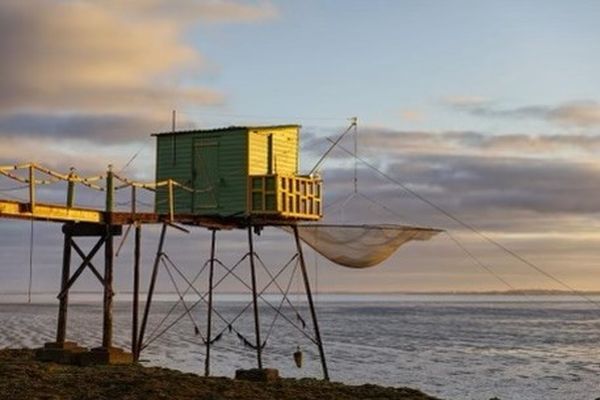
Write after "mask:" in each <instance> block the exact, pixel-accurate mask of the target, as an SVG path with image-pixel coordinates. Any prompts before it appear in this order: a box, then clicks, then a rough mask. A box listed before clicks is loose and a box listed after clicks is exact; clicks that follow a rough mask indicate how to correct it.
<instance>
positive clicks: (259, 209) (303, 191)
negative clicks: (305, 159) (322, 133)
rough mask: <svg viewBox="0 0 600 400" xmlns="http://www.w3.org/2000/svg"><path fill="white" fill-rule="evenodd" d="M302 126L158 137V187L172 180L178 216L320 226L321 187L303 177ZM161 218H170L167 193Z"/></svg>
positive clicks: (160, 198)
mask: <svg viewBox="0 0 600 400" xmlns="http://www.w3.org/2000/svg"><path fill="white" fill-rule="evenodd" d="M299 131H300V126H299V125H278V126H258V127H248V126H242V127H237V126H235V127H234V126H232V127H227V128H218V129H207V130H189V131H178V132H177V131H176V132H165V133H156V134H153V136H155V137H156V139H157V147H156V148H157V152H156V181H157V182H158V181H163V180H166V179H172V180H174V181H176V182H178V183H180V184H182V185H185V186H187V187H188V188H191V189H192V191H191V192H190V191H185V190H182V189H181V188H179V189H178V188H175V189H174V194H173V196H172V198H173V210H174V213H175V214H188V215H189V214H191V215H199V216H215V217H222V218H248V217H265V218H269V219H274V220H287V219H291V220H318V219H320V218H321V216H322V211H323V210H322V202H321V199H322V182H321V179H320V178H318V177H313V176H303V175H299V174H298V152H299V151H298V148H299V146H298V143H299V140H298V135H299ZM155 204H156V205H155V207H156V212H157V213H160V214H166V213H168V212H169V209H170V204H169V194H168V190H167V189H165V187H162V188H160V189H159V190H157V192H156V202H155Z"/></svg>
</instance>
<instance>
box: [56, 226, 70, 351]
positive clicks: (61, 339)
mask: <svg viewBox="0 0 600 400" xmlns="http://www.w3.org/2000/svg"><path fill="white" fill-rule="evenodd" d="M71 240H72V238H71V233H70V232H65V233H64V245H63V263H62V278H61V283H60V290H61V292H64V296H62V297H61V298H60V300H59V304H58V324H57V328H56V343H58V344H60V345H63V344H64V343H65V339H66V337H67V310H68V308H69V289H68V288H67V285H68V282H69V275H70V274H71Z"/></svg>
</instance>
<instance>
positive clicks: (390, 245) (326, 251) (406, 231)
mask: <svg viewBox="0 0 600 400" xmlns="http://www.w3.org/2000/svg"><path fill="white" fill-rule="evenodd" d="M284 229H286V230H287V231H291V229H290V228H287V227H286V228H284ZM439 232H441V230H439V229H431V228H420V227H414V226H406V225H321V224H307V225H298V235H299V236H300V239H302V241H303V242H304V243H306V244H307V245H309V246H310V247H312V248H313V249H314V250H315V251H317V252H318V253H319V254H321V255H322V256H323V257H325V258H327V259H329V260H331V261H333V262H334V263H336V264H339V265H342V266H344V267H349V268H367V267H372V266H374V265H377V264H379V263H381V262H383V261H384V260H386V259H387V258H388V257H389V256H391V255H392V254H393V253H394V252H395V251H396V250H397V249H398V248H399V247H400V246H402V245H403V244H405V243H407V242H410V241H411V240H429V239H431V238H432V237H433V236H435V235H436V234H438V233H439Z"/></svg>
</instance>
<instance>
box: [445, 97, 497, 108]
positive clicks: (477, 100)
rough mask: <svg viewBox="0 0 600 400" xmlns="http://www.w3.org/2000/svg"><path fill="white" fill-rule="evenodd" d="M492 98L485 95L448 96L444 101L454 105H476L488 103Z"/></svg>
mask: <svg viewBox="0 0 600 400" xmlns="http://www.w3.org/2000/svg"><path fill="white" fill-rule="evenodd" d="M489 101H490V100H489V99H488V98H486V97H483V96H469V95H460V96H447V97H444V98H443V99H442V103H443V104H446V105H449V106H452V107H475V106H481V105H483V104H486V103H488V102H489Z"/></svg>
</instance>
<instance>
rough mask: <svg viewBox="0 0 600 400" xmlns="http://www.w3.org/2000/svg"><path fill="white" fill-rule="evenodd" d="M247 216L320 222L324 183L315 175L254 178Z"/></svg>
mask: <svg viewBox="0 0 600 400" xmlns="http://www.w3.org/2000/svg"><path fill="white" fill-rule="evenodd" d="M248 188H249V189H248V190H249V193H248V214H250V215H263V214H265V215H273V216H280V217H284V218H292V219H307V220H319V219H321V217H322V216H323V208H322V195H323V182H322V180H321V179H320V178H319V177H313V176H297V175H293V176H285V175H252V176H250V177H249V181H248Z"/></svg>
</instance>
